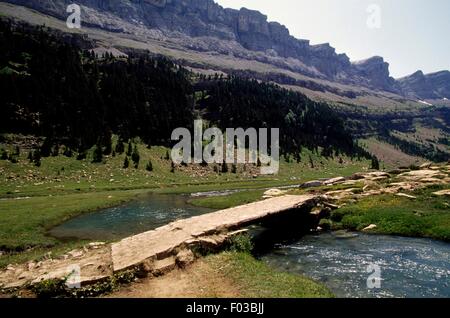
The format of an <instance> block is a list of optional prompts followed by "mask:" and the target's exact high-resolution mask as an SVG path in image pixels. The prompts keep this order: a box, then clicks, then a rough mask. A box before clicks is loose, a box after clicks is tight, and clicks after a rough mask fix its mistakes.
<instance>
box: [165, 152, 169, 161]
mask: <svg viewBox="0 0 450 318" xmlns="http://www.w3.org/2000/svg"><path fill="white" fill-rule="evenodd" d="M164 159H166V160H170V155H169V150H166V156H165V157H164Z"/></svg>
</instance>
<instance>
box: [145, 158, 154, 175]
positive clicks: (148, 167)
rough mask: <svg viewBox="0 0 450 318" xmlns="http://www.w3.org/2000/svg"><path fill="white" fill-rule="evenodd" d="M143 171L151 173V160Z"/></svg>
mask: <svg viewBox="0 0 450 318" xmlns="http://www.w3.org/2000/svg"><path fill="white" fill-rule="evenodd" d="M145 169H146V170H147V171H148V172H152V171H153V163H152V161H151V160H149V161H148V163H147V166H146V167H145Z"/></svg>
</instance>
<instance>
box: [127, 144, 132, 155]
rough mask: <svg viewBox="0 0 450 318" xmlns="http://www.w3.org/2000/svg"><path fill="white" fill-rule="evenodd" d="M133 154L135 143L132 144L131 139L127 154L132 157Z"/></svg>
mask: <svg viewBox="0 0 450 318" xmlns="http://www.w3.org/2000/svg"><path fill="white" fill-rule="evenodd" d="M132 154H133V145H132V144H131V141H130V142H128V149H127V156H128V157H130V156H131V155H132Z"/></svg>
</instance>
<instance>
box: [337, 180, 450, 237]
mask: <svg viewBox="0 0 450 318" xmlns="http://www.w3.org/2000/svg"><path fill="white" fill-rule="evenodd" d="M447 188H448V186H447ZM441 189H444V187H442V186H434V187H430V188H427V189H422V190H418V191H415V192H412V193H411V194H412V195H414V196H416V197H417V199H408V198H403V197H397V196H394V195H381V196H374V197H368V198H365V199H362V200H360V201H359V202H357V203H354V204H350V205H348V206H345V207H343V208H341V209H339V210H336V211H334V212H333V213H332V215H331V220H332V221H333V226H334V227H335V228H345V229H350V230H357V231H359V230H362V229H363V228H365V227H366V226H368V225H370V224H376V225H377V228H376V229H374V230H373V231H371V232H372V233H377V234H389V235H401V236H409V237H428V238H433V239H439V240H443V241H450V199H449V198H448V196H447V197H437V196H435V195H433V194H432V193H433V192H436V191H438V190H441Z"/></svg>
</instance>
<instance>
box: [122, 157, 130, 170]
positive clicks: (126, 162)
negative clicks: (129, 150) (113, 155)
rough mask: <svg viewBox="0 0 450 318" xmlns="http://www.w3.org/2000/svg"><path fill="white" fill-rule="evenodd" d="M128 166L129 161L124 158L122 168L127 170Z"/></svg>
mask: <svg viewBox="0 0 450 318" xmlns="http://www.w3.org/2000/svg"><path fill="white" fill-rule="evenodd" d="M129 166H130V160H128V157H125V161H124V162H123V168H124V169H128V167H129Z"/></svg>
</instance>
